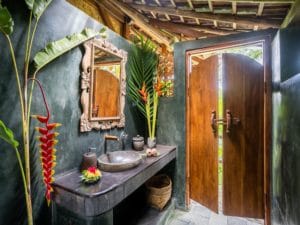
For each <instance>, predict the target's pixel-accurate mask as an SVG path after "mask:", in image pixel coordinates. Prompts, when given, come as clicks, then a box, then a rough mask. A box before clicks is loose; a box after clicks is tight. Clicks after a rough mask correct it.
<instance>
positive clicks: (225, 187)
mask: <svg viewBox="0 0 300 225" xmlns="http://www.w3.org/2000/svg"><path fill="white" fill-rule="evenodd" d="M220 73H222V74H221V77H222V78H221V79H222V84H223V85H222V96H223V97H222V101H221V102H220V99H219V98H220V93H219V91H220V89H219V85H218V82H220ZM188 83H189V98H188V99H189V100H188V113H189V121H188V122H189V133H188V139H187V140H188V144H189V149H190V163H189V164H190V178H189V180H190V182H189V183H190V197H191V199H193V200H195V201H197V202H199V203H201V204H202V205H204V206H206V207H208V208H210V209H211V210H213V211H215V212H218V202H219V198H220V197H221V196H219V194H218V193H222V202H223V207H222V208H223V213H224V214H225V215H231V216H240V217H251V218H264V157H263V156H264V67H263V65H261V64H260V63H258V62H256V61H255V60H253V59H250V58H249V57H247V56H244V55H240V54H231V53H226V54H221V55H213V56H211V57H209V58H207V59H203V60H198V61H197V64H196V65H193V67H192V71H191V73H190V75H189V80H188ZM218 100H219V101H218ZM218 104H219V105H218ZM220 104H222V105H223V107H220ZM222 108H223V118H219V115H220V112H219V111H218V110H220V109H222ZM214 111H215V112H214ZM221 123H222V124H223V134H222V136H223V137H222V141H221V144H222V149H223V152H222V160H223V171H222V173H223V180H222V181H221V182H219V180H218V174H219V171H218V162H219V161H218V160H220V159H219V156H220V155H218V148H220V147H218V144H219V145H220V141H219V140H218V139H219V137H218V126H219V125H218V124H221ZM220 183H221V187H222V191H221V192H220V191H219V190H218V188H219V185H220Z"/></svg>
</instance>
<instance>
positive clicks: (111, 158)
mask: <svg viewBox="0 0 300 225" xmlns="http://www.w3.org/2000/svg"><path fill="white" fill-rule="evenodd" d="M141 162H142V156H141V155H140V154H139V153H137V152H135V151H114V152H109V153H107V154H103V155H100V156H99V158H98V166H99V168H100V170H103V171H107V172H116V171H123V170H128V169H130V168H133V167H136V166H138V165H139V164H140V163H141Z"/></svg>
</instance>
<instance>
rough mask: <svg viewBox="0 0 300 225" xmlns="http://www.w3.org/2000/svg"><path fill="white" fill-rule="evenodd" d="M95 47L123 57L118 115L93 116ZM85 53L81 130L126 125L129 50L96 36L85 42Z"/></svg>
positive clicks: (83, 61) (106, 128) (83, 60)
mask: <svg viewBox="0 0 300 225" xmlns="http://www.w3.org/2000/svg"><path fill="white" fill-rule="evenodd" d="M94 47H97V48H100V49H102V50H103V51H105V52H108V53H110V54H112V55H115V56H117V57H119V58H120V59H121V62H120V66H121V74H120V101H119V104H120V107H119V109H120V113H119V116H117V117H107V118H106V117H101V118H98V117H97V118H91V116H92V112H91V100H92V91H93V90H92V87H93V86H92V85H91V84H92V80H93V79H92V78H93V70H94V66H93V65H94ZM84 49H85V53H84V56H83V58H82V62H81V66H82V72H81V99H80V102H81V106H82V115H81V117H80V131H81V132H87V131H91V130H92V129H96V130H108V129H111V128H114V127H118V128H122V127H125V115H124V107H125V95H126V71H125V65H126V62H127V52H126V51H124V50H122V49H118V48H117V47H115V46H114V45H113V44H111V43H110V42H108V41H107V40H104V39H99V38H94V39H91V40H89V41H87V42H85V43H84Z"/></svg>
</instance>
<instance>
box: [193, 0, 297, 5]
mask: <svg viewBox="0 0 300 225" xmlns="http://www.w3.org/2000/svg"><path fill="white" fill-rule="evenodd" d="M207 1H208V0H197V2H207ZM213 1H214V2H237V3H259V2H264V3H266V4H285V3H288V4H289V3H294V2H295V1H297V0H213Z"/></svg>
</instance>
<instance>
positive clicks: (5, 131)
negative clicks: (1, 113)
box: [0, 120, 19, 148]
mask: <svg viewBox="0 0 300 225" xmlns="http://www.w3.org/2000/svg"><path fill="white" fill-rule="evenodd" d="M0 138H2V139H3V140H4V141H6V142H7V143H8V144H10V145H11V146H12V147H13V148H17V147H18V146H19V142H18V141H16V140H15V138H14V134H13V132H12V131H11V130H10V129H9V128H7V127H6V126H5V124H4V123H3V122H2V120H0Z"/></svg>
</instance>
